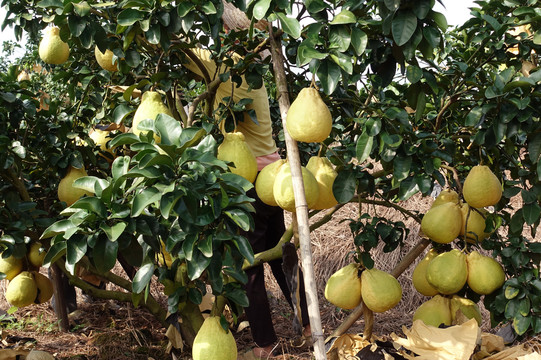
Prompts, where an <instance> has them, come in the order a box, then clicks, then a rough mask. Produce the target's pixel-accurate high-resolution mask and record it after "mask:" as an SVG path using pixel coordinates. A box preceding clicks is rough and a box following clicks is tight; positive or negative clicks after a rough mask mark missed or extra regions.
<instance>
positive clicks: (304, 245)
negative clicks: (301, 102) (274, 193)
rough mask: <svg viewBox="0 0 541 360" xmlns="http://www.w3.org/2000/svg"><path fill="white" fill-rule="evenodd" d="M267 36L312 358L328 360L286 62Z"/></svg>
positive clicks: (279, 48)
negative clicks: (290, 128) (290, 125)
mask: <svg viewBox="0 0 541 360" xmlns="http://www.w3.org/2000/svg"><path fill="white" fill-rule="evenodd" d="M269 35H270V36H269V38H270V39H271V49H272V64H273V68H274V76H275V79H276V90H277V97H278V104H279V106H280V114H281V118H282V124H283V129H284V136H285V140H286V149H287V154H288V155H287V157H288V161H289V165H290V167H291V176H292V180H293V193H294V196H295V210H296V218H297V225H298V230H299V241H300V249H301V262H302V270H303V274H304V286H305V291H306V301H307V303H308V314H309V317H310V327H311V330H312V339H313V340H314V355H315V358H316V360H323V359H327V354H326V352H325V342H324V337H323V329H322V326H321V316H320V312H319V301H318V296H317V286H316V282H315V277H314V266H313V263H312V251H311V244H310V225H309V221H308V205H307V203H306V196H305V194H304V184H303V180H302V174H301V163H300V157H299V150H298V147H297V142H296V141H295V140H293V139H292V138H291V136H289V134H288V132H287V129H286V126H285V123H286V117H287V112H288V110H289V106H290V102H289V95H288V89H287V79H286V76H285V69H284V61H285V60H284V58H283V55H282V47H281V44H280V43H279V42H278V41H277V40H276V39H275V38H274V35H273V29H272V25H269Z"/></svg>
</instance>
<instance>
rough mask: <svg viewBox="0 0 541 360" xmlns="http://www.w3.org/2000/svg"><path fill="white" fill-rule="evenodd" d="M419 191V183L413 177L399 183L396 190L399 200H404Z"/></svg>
mask: <svg viewBox="0 0 541 360" xmlns="http://www.w3.org/2000/svg"><path fill="white" fill-rule="evenodd" d="M418 192H419V184H418V183H417V181H415V179H413V178H409V179H406V180H404V181H402V182H401V183H400V190H399V192H398V197H399V198H400V200H403V201H406V200H408V199H409V198H410V197H412V196H413V195H415V194H417V193H418Z"/></svg>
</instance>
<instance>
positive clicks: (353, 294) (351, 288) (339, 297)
mask: <svg viewBox="0 0 541 360" xmlns="http://www.w3.org/2000/svg"><path fill="white" fill-rule="evenodd" d="M358 272H359V267H358V265H357V264H356V263H351V264H349V265H346V266H344V267H343V268H341V269H339V270H338V271H336V272H335V273H334V274H332V275H331V276H330V277H329V279H328V280H327V283H326V284H325V299H327V300H328V301H329V302H330V303H331V304H333V305H334V306H338V307H339V308H341V309H354V308H356V307H357V306H359V304H360V303H361V279H360V278H359V275H358Z"/></svg>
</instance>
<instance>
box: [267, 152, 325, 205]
mask: <svg viewBox="0 0 541 360" xmlns="http://www.w3.org/2000/svg"><path fill="white" fill-rule="evenodd" d="M301 173H302V180H303V184H304V193H305V196H306V204H307V205H308V208H310V209H312V207H313V206H314V204H315V203H316V202H317V199H318V197H319V187H318V185H317V181H316V178H315V177H314V175H312V173H311V172H310V171H308V170H307V169H306V168H305V167H304V166H303V167H301ZM272 189H273V190H272V191H273V195H274V200H276V203H277V204H278V206H280V207H281V208H282V209H284V210H287V211H290V212H295V196H294V195H293V178H292V176H291V167H290V166H289V163H288V162H286V163H285V164H283V165H282V166H280V169H279V170H278V173H277V174H276V178H275V179H274V185H273V188H272Z"/></svg>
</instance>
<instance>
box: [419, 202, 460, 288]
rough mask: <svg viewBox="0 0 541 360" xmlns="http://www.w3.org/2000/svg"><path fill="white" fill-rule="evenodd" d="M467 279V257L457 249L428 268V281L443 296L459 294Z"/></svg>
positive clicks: (439, 256) (437, 257)
mask: <svg viewBox="0 0 541 360" xmlns="http://www.w3.org/2000/svg"><path fill="white" fill-rule="evenodd" d="M442 206H443V205H442ZM467 279H468V267H467V265H466V255H464V254H463V253H462V252H461V251H459V250H457V249H453V250H451V251H448V252H444V253H442V254H439V255H438V256H436V257H435V258H434V259H432V261H431V262H430V263H429V264H428V266H427V268H426V280H427V281H428V283H429V284H430V285H432V286H433V287H434V288H435V289H436V290H438V292H439V293H441V294H446V295H451V294H454V293H456V292H458V291H459V290H460V289H462V287H463V286H464V285H465V284H466V280H467Z"/></svg>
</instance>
